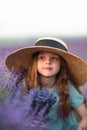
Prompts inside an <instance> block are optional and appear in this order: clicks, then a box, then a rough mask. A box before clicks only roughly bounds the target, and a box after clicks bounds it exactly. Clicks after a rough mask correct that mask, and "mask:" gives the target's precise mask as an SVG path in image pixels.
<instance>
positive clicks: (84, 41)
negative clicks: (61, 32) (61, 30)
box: [0, 37, 87, 61]
mask: <svg viewBox="0 0 87 130" xmlns="http://www.w3.org/2000/svg"><path fill="white" fill-rule="evenodd" d="M38 38H39V37H34V38H28V39H11V40H0V56H3V57H5V56H6V55H8V54H9V53H10V52H12V51H14V50H16V49H18V48H20V47H24V46H31V45H34V43H35V41H36V40H37V39H38ZM61 39H62V40H63V41H65V42H66V44H67V45H68V48H69V51H70V52H71V53H74V54H75V55H77V56H79V57H81V58H83V59H84V60H85V61H87V38H86V37H69V38H68V37H61Z"/></svg>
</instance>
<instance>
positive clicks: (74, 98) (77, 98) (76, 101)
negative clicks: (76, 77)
mask: <svg viewBox="0 0 87 130" xmlns="http://www.w3.org/2000/svg"><path fill="white" fill-rule="evenodd" d="M68 89H69V99H70V103H71V106H72V107H74V108H76V107H79V106H80V105H81V104H82V103H84V97H83V96H82V94H81V93H80V92H79V91H78V90H77V89H76V88H75V86H74V85H73V84H71V82H70V81H69V82H68Z"/></svg>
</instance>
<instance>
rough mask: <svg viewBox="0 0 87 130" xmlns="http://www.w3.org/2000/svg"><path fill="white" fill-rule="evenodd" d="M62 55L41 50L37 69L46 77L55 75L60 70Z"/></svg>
mask: <svg viewBox="0 0 87 130" xmlns="http://www.w3.org/2000/svg"><path fill="white" fill-rule="evenodd" d="M60 66H61V63H60V57H59V56H58V55H57V54H55V53H51V52H40V53H39V55H38V63H37V70H38V73H39V74H40V75H42V76H44V77H55V76H56V74H57V73H58V72H59V70H60Z"/></svg>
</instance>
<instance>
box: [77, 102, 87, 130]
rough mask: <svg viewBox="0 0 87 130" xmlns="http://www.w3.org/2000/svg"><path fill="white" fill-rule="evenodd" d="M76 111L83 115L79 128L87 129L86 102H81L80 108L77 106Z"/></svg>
mask: <svg viewBox="0 0 87 130" xmlns="http://www.w3.org/2000/svg"><path fill="white" fill-rule="evenodd" d="M76 112H77V113H78V115H79V116H80V117H81V121H80V123H79V126H78V128H77V130H87V108H86V106H85V105H84V104H81V105H80V106H79V107H78V108H76Z"/></svg>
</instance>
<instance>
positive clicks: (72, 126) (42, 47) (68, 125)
mask: <svg viewBox="0 0 87 130" xmlns="http://www.w3.org/2000/svg"><path fill="white" fill-rule="evenodd" d="M5 63H6V66H7V68H8V69H9V70H10V71H16V72H18V71H20V70H21V68H22V69H26V70H28V75H27V77H25V79H26V82H27V86H28V89H32V88H35V87H36V86H38V85H39V86H40V87H41V89H43V88H47V89H48V90H49V92H50V93H53V94H54V95H55V96H56V97H57V102H56V103H55V104H54V105H53V106H52V108H51V110H50V112H49V113H48V115H47V119H46V120H45V122H49V123H50V124H51V126H50V127H51V130H82V129H86V128H87V117H86V114H87V109H86V107H85V105H84V98H83V96H82V95H81V94H80V93H79V91H78V89H79V86H81V85H82V84H84V83H85V82H87V63H86V62H84V61H83V60H82V59H80V58H79V57H77V56H75V55H73V54H71V53H70V52H68V47H67V45H66V44H65V43H64V42H63V41H62V40H60V39H56V38H52V37H45V38H41V39H39V40H37V41H36V44H35V46H31V47H30V46H29V47H25V48H21V49H19V50H17V51H15V52H13V53H11V54H10V55H8V56H7V58H6V60H5ZM73 109H74V110H75V111H76V113H77V114H78V115H79V116H80V118H81V119H80V122H79V123H78V121H77V119H76V115H75V113H74V112H73Z"/></svg>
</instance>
